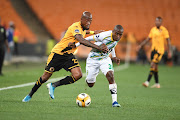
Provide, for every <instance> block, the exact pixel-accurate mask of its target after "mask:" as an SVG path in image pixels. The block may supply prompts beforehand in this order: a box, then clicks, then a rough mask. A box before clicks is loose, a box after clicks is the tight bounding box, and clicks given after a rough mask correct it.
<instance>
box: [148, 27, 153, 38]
mask: <svg viewBox="0 0 180 120" xmlns="http://www.w3.org/2000/svg"><path fill="white" fill-rule="evenodd" d="M152 35H153V28H152V29H151V31H150V33H149V36H148V37H149V38H152Z"/></svg>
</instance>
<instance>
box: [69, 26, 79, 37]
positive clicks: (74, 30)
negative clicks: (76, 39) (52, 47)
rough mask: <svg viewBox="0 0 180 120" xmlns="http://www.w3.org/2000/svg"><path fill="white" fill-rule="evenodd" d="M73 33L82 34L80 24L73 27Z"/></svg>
mask: <svg viewBox="0 0 180 120" xmlns="http://www.w3.org/2000/svg"><path fill="white" fill-rule="evenodd" d="M71 32H72V35H73V36H75V35H77V34H82V32H81V28H80V27H79V26H74V27H72V28H71Z"/></svg>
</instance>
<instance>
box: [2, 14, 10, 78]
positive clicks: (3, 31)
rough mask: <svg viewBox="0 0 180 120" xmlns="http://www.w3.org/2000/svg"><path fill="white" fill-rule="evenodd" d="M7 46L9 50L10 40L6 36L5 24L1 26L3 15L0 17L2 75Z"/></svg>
mask: <svg viewBox="0 0 180 120" xmlns="http://www.w3.org/2000/svg"><path fill="white" fill-rule="evenodd" d="M6 47H7V50H8V52H9V47H8V41H7V37H6V29H5V28H4V27H3V26H1V17H0V76H2V75H3V74H2V67H3V62H4V56H5V51H6Z"/></svg>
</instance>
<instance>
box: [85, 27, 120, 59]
mask: <svg viewBox="0 0 180 120" xmlns="http://www.w3.org/2000/svg"><path fill="white" fill-rule="evenodd" d="M85 39H86V40H88V41H95V43H94V44H96V45H98V46H100V45H101V44H103V43H104V44H106V46H107V47H108V49H109V52H108V53H103V52H102V51H99V50H97V49H95V48H93V49H92V50H91V52H90V53H89V56H88V57H90V58H93V59H96V60H102V59H104V58H107V57H108V56H109V54H110V53H111V52H112V56H113V57H116V55H115V50H114V48H115V46H116V45H117V43H118V41H114V40H113V38H112V31H111V30H110V31H106V32H102V33H99V34H96V35H92V36H89V37H87V38H85Z"/></svg>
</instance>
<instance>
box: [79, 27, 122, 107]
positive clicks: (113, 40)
mask: <svg viewBox="0 0 180 120" xmlns="http://www.w3.org/2000/svg"><path fill="white" fill-rule="evenodd" d="M123 32H124V30H123V27H122V26H121V25H116V26H115V27H114V29H113V30H112V31H111V30H110V31H106V32H102V33H99V34H96V35H93V36H89V37H87V38H86V40H88V41H95V43H94V44H96V45H101V44H106V45H107V47H108V49H109V52H108V53H103V52H101V51H99V50H97V49H92V50H91V52H90V53H89V55H88V58H87V60H86V74H87V77H86V83H87V84H88V86H89V87H93V86H94V84H95V82H96V77H97V75H98V74H99V69H100V70H101V71H102V73H103V74H104V75H105V76H106V78H107V80H108V82H109V90H110V92H111V95H112V106H113V107H120V104H118V102H117V84H116V82H115V80H114V69H113V64H112V61H111V58H110V57H109V54H110V53H112V60H113V61H115V62H116V63H117V64H118V65H119V63H120V59H119V58H117V57H116V53H115V49H114V48H115V46H116V45H117V43H118V42H119V40H120V39H121V37H122V34H123ZM79 45H80V43H76V46H79Z"/></svg>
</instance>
